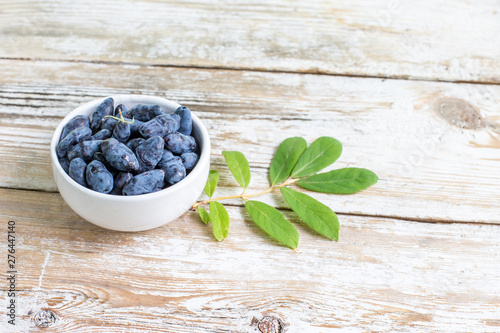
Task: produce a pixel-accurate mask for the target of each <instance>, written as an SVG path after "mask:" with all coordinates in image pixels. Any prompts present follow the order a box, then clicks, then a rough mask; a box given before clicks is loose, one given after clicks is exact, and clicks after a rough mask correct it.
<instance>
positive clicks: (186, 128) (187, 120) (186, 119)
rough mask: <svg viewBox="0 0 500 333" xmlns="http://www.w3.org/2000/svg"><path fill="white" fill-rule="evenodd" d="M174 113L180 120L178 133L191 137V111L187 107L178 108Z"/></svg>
mask: <svg viewBox="0 0 500 333" xmlns="http://www.w3.org/2000/svg"><path fill="white" fill-rule="evenodd" d="M175 113H176V114H178V115H179V116H180V118H181V121H180V127H179V130H178V132H179V133H182V134H184V135H191V132H192V131H193V120H192V119H191V110H189V108H188V107H187V106H179V107H178V108H177V110H175Z"/></svg>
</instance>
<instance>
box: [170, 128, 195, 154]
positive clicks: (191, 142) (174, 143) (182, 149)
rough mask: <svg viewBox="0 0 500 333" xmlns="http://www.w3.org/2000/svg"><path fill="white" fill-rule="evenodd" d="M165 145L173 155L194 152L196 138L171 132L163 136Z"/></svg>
mask: <svg viewBox="0 0 500 333" xmlns="http://www.w3.org/2000/svg"><path fill="white" fill-rule="evenodd" d="M164 140H165V144H166V145H165V147H166V148H167V149H168V150H170V151H171V152H172V153H174V154H175V155H181V154H184V153H191V152H194V151H195V149H196V140H195V139H194V138H193V137H192V136H187V135H184V134H181V133H176V132H175V133H171V134H168V135H167V136H165V137H164Z"/></svg>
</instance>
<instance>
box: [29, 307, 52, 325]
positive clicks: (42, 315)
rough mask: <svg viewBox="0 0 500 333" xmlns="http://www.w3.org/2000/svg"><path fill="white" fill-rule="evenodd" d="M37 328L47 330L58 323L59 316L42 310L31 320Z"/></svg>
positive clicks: (50, 311)
mask: <svg viewBox="0 0 500 333" xmlns="http://www.w3.org/2000/svg"><path fill="white" fill-rule="evenodd" d="M31 320H32V321H33V323H34V324H35V326H36V327H41V328H46V327H50V326H52V325H54V324H55V323H56V321H57V315H56V313H55V312H54V311H52V310H45V309H42V310H40V311H38V312H37V313H35V315H34V316H33V317H32V318H31Z"/></svg>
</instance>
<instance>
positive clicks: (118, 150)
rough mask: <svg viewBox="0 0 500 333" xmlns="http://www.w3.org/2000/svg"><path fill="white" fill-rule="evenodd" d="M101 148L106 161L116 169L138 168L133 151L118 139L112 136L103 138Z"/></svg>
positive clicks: (133, 169) (131, 169)
mask: <svg viewBox="0 0 500 333" xmlns="http://www.w3.org/2000/svg"><path fill="white" fill-rule="evenodd" d="M101 149H102V152H103V154H104V158H105V159H106V161H108V163H109V165H111V166H112V167H113V168H115V169H116V170H118V171H135V170H137V169H139V161H137V157H136V156H135V154H134V152H133V151H132V150H130V149H129V148H128V147H127V146H125V144H123V143H121V142H119V141H118V140H116V139H114V138H109V139H106V140H104V141H103V142H102V144H101Z"/></svg>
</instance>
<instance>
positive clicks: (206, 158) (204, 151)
mask: <svg viewBox="0 0 500 333" xmlns="http://www.w3.org/2000/svg"><path fill="white" fill-rule="evenodd" d="M109 97H111V98H113V100H114V101H115V104H116V105H118V104H120V103H116V101H117V100H118V101H120V100H121V99H123V98H132V99H138V100H141V101H140V102H137V104H140V103H143V104H167V105H170V106H172V107H174V108H176V109H177V108H178V107H179V106H181V104H179V103H176V102H173V101H171V100H168V99H166V98H163V97H159V96H153V95H138V94H117V95H110V96H106V97H103V98H98V99H94V100H92V101H89V102H87V103H85V104H82V105H80V106H78V107H77V108H76V109H74V110H73V111H71V112H70V113H69V114H67V115H66V116H65V117H64V118H63V119H62V120H61V122H60V123H59V125H57V127H56V129H55V130H54V133H53V134H52V140H51V143H50V157H51V160H52V167H53V169H54V168H55V170H56V171H57V172H58V173H59V174H60V175H62V177H63V178H64V179H65V180H66V181H67V182H69V183H70V184H71V185H72V186H73V187H75V188H76V189H77V190H79V191H81V192H83V193H85V194H87V195H90V196H94V197H96V198H97V199H99V198H102V199H105V200H112V201H117V202H131V201H143V200H146V199H155V198H158V197H161V196H164V195H168V194H169V193H172V192H175V191H177V190H180V189H182V188H183V187H185V186H187V185H188V184H189V183H190V182H191V180H194V179H195V178H196V177H197V176H198V174H199V173H201V172H202V169H203V165H205V164H206V163H209V162H210V137H209V135H208V131H207V128H206V127H205V125H204V124H203V122H202V121H201V120H200V119H199V118H198V116H196V115H195V114H194V113H193V112H191V118H192V120H193V127H194V126H196V127H197V129H198V130H199V131H200V136H201V137H202V138H203V145H202V146H201V147H200V157H199V159H198V162H197V163H196V165H195V167H194V168H193V169H192V170H191V172H190V173H189V174H188V175H187V176H186V177H185V178H184V179H182V180H181V181H180V182H178V183H176V184H174V185H171V186H169V187H168V188H165V189H162V190H160V191H157V192H153V193H146V194H140V195H131V196H127V195H112V194H108V193H100V192H97V191H94V190H91V189H89V188H87V187H85V186H83V185H80V184H78V183H77V182H76V181H75V180H74V179H73V178H71V177H70V176H69V175H68V174H67V173H66V171H64V169H63V168H62V166H61V163H59V158H58V156H57V154H56V147H57V145H58V144H59V138H60V137H61V134H62V130H63V127H64V126H65V125H66V124H67V123H68V122H69V121H70V120H71V119H73V117H75V116H76V115H79V114H85V112H83V110H85V109H88V108H90V107H92V106H93V105H95V106H96V107H97V105H99V104H100V103H101V102H102V101H104V100H105V99H106V98H109ZM92 112H93V111H92ZM88 116H89V117H90V115H88Z"/></svg>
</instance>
